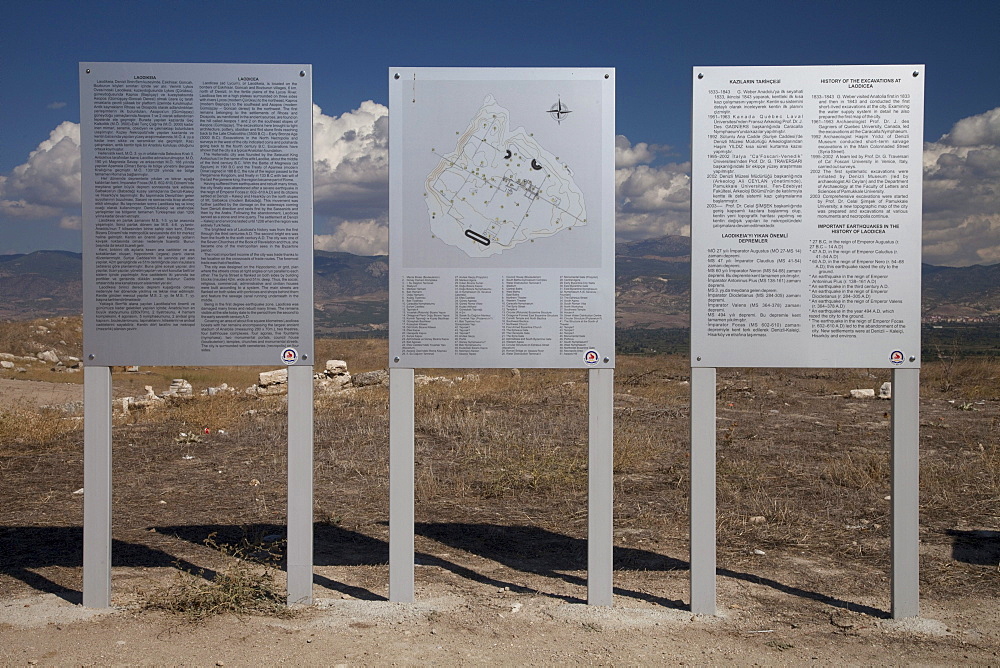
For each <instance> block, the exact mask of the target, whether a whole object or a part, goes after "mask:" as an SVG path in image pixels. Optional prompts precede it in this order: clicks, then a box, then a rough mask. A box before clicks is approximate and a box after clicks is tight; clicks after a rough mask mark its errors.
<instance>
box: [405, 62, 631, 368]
mask: <svg viewBox="0 0 1000 668" xmlns="http://www.w3.org/2000/svg"><path fill="white" fill-rule="evenodd" d="M614 86H615V71H614V69H612V68H606V69H582V70H577V69H459V68H391V69H390V70H389V105H390V110H391V113H390V115H389V267H390V297H389V316H390V317H389V356H390V364H391V365H392V366H394V367H401V368H425V367H442V368H454V367H480V368H504V367H550V368H563V367H567V368H569V367H581V368H588V367H590V368H612V367H614V327H615V311H614V307H615V302H614V274H615V267H614V225H615V221H614V132H615V113H614V111H615V106H614V105H615V98H614Z"/></svg>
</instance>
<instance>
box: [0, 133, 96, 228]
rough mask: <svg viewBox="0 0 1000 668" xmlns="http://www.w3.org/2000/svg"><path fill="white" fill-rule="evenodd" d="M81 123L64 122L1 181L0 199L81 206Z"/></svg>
mask: <svg viewBox="0 0 1000 668" xmlns="http://www.w3.org/2000/svg"><path fill="white" fill-rule="evenodd" d="M80 181H81V179H80V124H79V123H71V122H70V121H65V122H63V123H61V124H60V125H59V127H57V128H56V129H55V130H53V131H52V132H51V133H50V134H49V138H48V139H46V140H45V141H43V142H42V143H41V144H39V145H38V148H36V149H35V150H34V151H32V152H31V154H30V155H29V156H28V161H27V162H25V163H24V164H22V165H18V166H17V167H15V168H14V170H13V171H12V172H11V174H10V176H9V177H7V178H5V179H4V180H3V182H0V197H3V198H5V199H6V198H10V199H14V198H17V199H18V200H24V201H25V202H26V203H27V204H29V205H42V206H48V207H57V208H63V207H69V206H79V205H80Z"/></svg>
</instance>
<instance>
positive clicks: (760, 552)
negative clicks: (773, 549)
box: [753, 550, 767, 557]
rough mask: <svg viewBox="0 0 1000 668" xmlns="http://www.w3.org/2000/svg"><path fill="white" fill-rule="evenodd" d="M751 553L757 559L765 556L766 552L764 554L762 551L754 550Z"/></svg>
mask: <svg viewBox="0 0 1000 668" xmlns="http://www.w3.org/2000/svg"><path fill="white" fill-rule="evenodd" d="M753 553H754V554H756V555H757V556H759V557H763V556H764V555H765V554H767V552H765V551H764V550H754V551H753Z"/></svg>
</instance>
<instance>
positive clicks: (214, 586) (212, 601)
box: [140, 534, 294, 622]
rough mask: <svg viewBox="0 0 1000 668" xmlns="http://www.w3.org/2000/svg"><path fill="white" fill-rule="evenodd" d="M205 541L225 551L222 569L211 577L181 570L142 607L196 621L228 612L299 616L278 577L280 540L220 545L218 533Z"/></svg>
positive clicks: (147, 594)
mask: <svg viewBox="0 0 1000 668" xmlns="http://www.w3.org/2000/svg"><path fill="white" fill-rule="evenodd" d="M205 545H206V546H208V547H209V548H210V549H213V550H217V551H218V552H220V553H221V554H222V555H223V557H224V558H225V566H224V567H223V568H221V569H220V570H218V571H217V572H216V573H215V574H214V576H213V577H212V578H211V579H209V580H207V579H206V578H205V571H204V569H201V570H199V571H198V572H196V573H192V572H190V571H188V570H184V569H181V570H179V571H178V572H177V576H176V580H175V581H174V582H172V583H170V584H168V585H166V586H163V587H156V588H154V589H152V590H151V591H149V592H146V593H145V595H144V596H143V600H142V603H141V606H140V607H142V608H144V609H146V610H163V611H166V612H170V613H174V614H177V615H181V616H182V617H184V618H186V619H187V620H188V621H191V622H200V621H204V620H205V619H206V618H208V617H211V616H214V615H221V614H227V613H228V614H235V615H267V616H275V617H290V616H292V615H293V614H294V613H293V611H292V610H291V609H290V608H288V607H287V606H286V605H285V593H284V592H283V591H282V590H281V589H280V588H279V586H278V583H277V582H276V579H275V572H276V570H277V566H278V561H279V560H280V558H281V545H280V544H278V543H274V542H265V541H259V542H250V541H248V540H247V539H246V538H244V539H243V540H242V541H241V542H240V543H238V544H236V545H228V544H225V543H222V544H220V543H219V542H218V541H217V540H216V536H215V535H214V534H213V535H210V536H209V537H208V538H207V539H205Z"/></svg>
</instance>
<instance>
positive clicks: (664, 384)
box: [0, 340, 1000, 597]
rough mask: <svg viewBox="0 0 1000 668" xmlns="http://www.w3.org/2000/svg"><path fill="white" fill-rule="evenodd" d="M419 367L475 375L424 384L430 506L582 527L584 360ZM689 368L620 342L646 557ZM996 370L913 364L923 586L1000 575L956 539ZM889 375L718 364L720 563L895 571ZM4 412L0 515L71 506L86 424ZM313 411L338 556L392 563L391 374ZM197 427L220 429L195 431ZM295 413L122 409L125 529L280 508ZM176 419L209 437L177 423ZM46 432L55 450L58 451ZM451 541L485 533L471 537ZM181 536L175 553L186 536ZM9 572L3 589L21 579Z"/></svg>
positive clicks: (359, 364)
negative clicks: (891, 567) (969, 556)
mask: <svg viewBox="0 0 1000 668" xmlns="http://www.w3.org/2000/svg"><path fill="white" fill-rule="evenodd" d="M386 348H387V345H386V342H385V341H384V340H347V341H329V340H327V341H320V342H318V345H317V350H318V351H321V352H319V353H318V354H317V358H318V359H322V360H324V361H325V359H327V358H329V359H345V360H346V361H347V363H348V367H349V369H350V370H351V372H352V373H357V372H360V371H365V370H370V369H378V368H384V367H385V360H386V357H387V349H386ZM949 364H950V366H948V365H949ZM201 372H203V373H204V376H200V377H199V382H204V383H206V384H211V385H218V384H220V383H221V382H228V383H229V384H230V385H237V382H233V381H232V379H231V378H230V377H229V376H227V375H226V374H227V373H229V370H227V369H225V368H209V369H204V370H201ZM422 373H427V374H428V375H444V376H448V377H449V378H453V377H456V376H462V377H463V380H461V381H456V382H454V383H445V382H435V383H431V384H428V385H425V386H421V387H418V388H417V389H416V393H415V417H416V434H415V436H416V481H415V482H416V496H417V510H416V512H417V520H418V522H423V523H429V524H434V525H435V526H437V527H439V530H440V531H447V530H448V529H447V528H448V527H455V529H454V531H455V532H461V531H463V529H462V527H467V526H470V525H484V526H508V525H530V526H533V527H537V528H539V529H544V530H545V531H547V532H549V533H550V534H551V535H556V536H567V537H572V538H584V537H585V536H586V520H587V518H586V498H587V419H586V416H587V401H588V399H587V376H586V373H585V372H584V371H568V370H565V371H559V370H536V369H522V370H521V371H520V373H519V375H514V374H512V373H511V372H510V371H508V370H475V371H474V372H473V373H474V374H476V375H478V378H476V377H469V376H470V374H469V372H468V371H466V370H427V371H422ZM175 375H176V376H184V377H189V376H190V375H191V374H190V373H189V371H188V370H176V371H175ZM688 376H689V368H688V366H687V360H686V359H685V358H682V357H678V356H662V355H661V356H644V357H627V356H621V357H619V365H618V368H617V369H616V372H615V412H614V424H615V522H616V529H617V530H618V532H619V533H618V538H617V540H618V545H619V547H625V546H628V547H636V549H637V550H638V552H637V553H634V554H632V555H631V556H630V557H629V559H631V560H633V561H634V562H635V563H639V564H642V563H647V562H649V560H651V559H653V557H663V556H670V557H672V558H676V559H684V558H686V556H685V555H686V549H687V542H686V541H687V531H688V529H687V504H688V494H689V486H690V467H689V447H690V445H689V435H688V432H689V423H688V415H689V389H690V388H689V385H688V384H687V382H688ZM998 376H1000V361H998V360H993V359H985V358H984V359H975V360H969V361H967V362H966V361H960V362H956V363H954V364H951V363H950V362H948V361H933V362H930V363H928V364H926V365H925V366H924V370H923V372H922V374H921V378H922V384H923V389H922V405H921V457H922V458H921V467H922V468H921V522H922V536H921V537H922V541H923V543H922V545H923V546H924V549H925V550H927V549H930V548H931V547H935V546H936V547H938V548H940V550H939V552H937V553H933V554H931V553H928V554H929V556H927V555H925V564H924V566H923V567H922V572H923V573H924V576H923V577H924V582H925V584H926V585H927V587H928V591H929V592H930V594H931V595H935V596H941V597H951V596H961V595H962V594H963V593H968V592H969V591H970V590H971V589H972V588H975V590H976V591H979V592H983V591H986V592H995V593H996V594H997V595H1000V572H997V565H996V564H993V565H992V567H990V566H988V565H981V564H976V563H972V562H968V563H967V562H963V561H959V560H956V559H954V558H950V557H947V556H942V555H946V554H950V553H949V552H948V549H947V548H948V547H949V546H950V545H951V544H952V543H953V541H954V540H955V539H954V537H953V533H949V532H954V531H973V530H978V529H985V530H996V529H997V528H1000V516H998V515H997V513H998V509H1000V446H998V439H997V438H996V434H997V433H1000V409H998V406H997V403H996V401H997V397H998V396H1000V381H998V380H997V379H998ZM889 379H890V372H889V371H887V370H868V369H840V370H838V369H720V370H719V372H718V384H717V389H718V404H717V407H718V417H719V420H718V423H717V424H718V432H717V441H718V481H717V485H718V527H719V537H718V545H719V558H720V567H722V568H726V569H729V570H730V571H732V572H738V573H743V572H755V571H754V569H759V568H762V566H761V565H760V562H759V558H760V557H759V555H755V553H754V550H759V551H764V552H766V553H767V555H768V558H771V557H772V556H774V555H784V556H785V557H788V558H789V559H791V558H796V559H798V558H805V557H808V558H811V559H817V560H820V559H821V560H827V561H830V560H833V561H836V562H837V563H839V564H840V565H841V566H842V568H843V569H844V570H845V571H847V572H850V573H852V578H853V580H852V583H851V587H853V588H855V589H861V588H866V587H867V588H874V589H875V590H879V588H881V587H884V577H885V575H884V574H885V572H886V571H887V568H888V560H889V554H888V540H889V525H890V517H889V515H890V501H889V500H887V499H886V497H887V496H888V495H889V494H891V481H890V479H889V478H890V472H889V462H890V460H889V455H890V438H891V435H890V427H889V415H888V411H889V410H890V404H889V402H885V401H878V400H868V401H859V400H852V399H849V398H847V394H848V392H849V390H851V389H855V388H865V387H867V388H876V389H877V388H878V387H879V386H880V385H881V383H883V382H885V381H886V380H889ZM117 381H118V379H117V378H116V382H117ZM239 382H240V383H241V382H243V381H239ZM946 387H947V388H948V389H945V388H946ZM951 401H954V403H950V402H951ZM977 402H983V403H977ZM6 415H7V414H0V470H2V471H3V472H4V477H5V478H6V479H17V480H22V481H24V485H25V490H22V491H23V493H19V494H18V495H16V497H15V498H11V499H9V500H7V501H6V502H5V503H4V504H3V506H2V510H0V524H2V525H7V526H32V525H33V524H34V523H36V522H38V521H39V519H38V518H39V517H41V516H42V515H41V513H43V512H44V513H47V515H45V517H48V518H54V517H57V516H64V517H70V518H75V517H76V515H73V514H72V513H75V512H78V509H77V507H76V506H75V505H73V504H74V503H76V501H75V500H73V499H69V497H68V493H69V492H68V491H67V492H65V494H66V496H60V494H61V493H62V492H58V491H59V490H73V489H76V487H79V486H80V482H79V474H78V471H79V469H80V461H81V454H80V452H79V449H78V448H79V444H80V443H81V441H82V437H81V436H80V433H79V424H78V423H74V422H72V421H66V420H61V419H57V416H56V415H54V414H48V413H46V414H37V415H25V414H23V413H21V414H19V415H20V417H17V418H16V419H10V418H8V417H6ZM314 424H315V486H316V487H315V499H316V518H317V520H318V521H319V522H320V523H321V525H318V526H326V527H336V528H337V529H338V531H341V532H345V533H344V535H347V536H350V540H351V541H354V542H353V543H351V544H350V545H351V546H353V547H351V550H353V551H349V553H348V552H345V553H344V555H342V556H340V557H338V558H341V559H345V560H348V563H364V564H366V565H367V567H369V568H370V567H371V565H372V564H381V563H383V562H382V561H380V560H382V559H384V556H382V553H381V552H378V551H377V549H376V548H375V547H364V546H366V545H375V544H377V543H378V542H379V541H384V540H385V538H386V534H387V529H386V526H385V521H386V518H387V514H388V513H387V509H388V501H387V497H388V392H387V390H386V388H384V387H372V388H364V389H361V390H358V391H357V392H355V393H354V394H344V395H318V396H317V401H316V406H315V422H314ZM204 427H209V428H210V433H209V434H202V433H201V431H202V430H203V428H204ZM219 429H223V430H224V431H225V432H227V433H225V434H220V433H219V431H218V430H219ZM285 429H286V417H285V408H284V405H283V402H282V398H281V397H271V398H266V399H252V398H248V397H245V396H217V397H211V398H209V397H198V398H195V399H193V400H190V401H183V402H177V403H175V404H172V405H170V406H168V407H166V408H164V409H162V410H155V411H150V412H137V413H134V414H133V415H132V416H130V418H129V419H128V420H127V421H124V420H123V421H121V422H119V423H117V424H116V426H115V453H114V465H115V480H116V483H115V485H116V487H115V491H116V502H115V503H116V507H115V510H114V513H115V515H114V516H115V518H116V520H115V521H116V522H117V525H116V529H115V530H116V532H117V533H116V535H117V536H122V537H123V538H122V540H129V541H132V542H134V543H136V544H143V545H144V544H153V543H151V542H150V541H152V540H153V539H152V538H151V536H157V535H159V534H151V533H149V532H148V529H149V527H163V526H164V525H168V526H171V527H176V526H191V525H197V526H199V527H201V526H204V527H212V526H240V525H244V524H247V523H258V524H261V525H275V526H282V525H284V523H285V517H284V512H285V505H284V504H285V495H286V487H285V486H286V452H287V440H286V431H285ZM181 432H184V433H198V434H199V439H197V440H188V441H186V442H182V441H178V436H179V434H180V433H181ZM67 444H70V445H67ZM67 447H72V448H73V449H72V450H70V451H67ZM52 452H55V453H58V454H56V455H50V454H47V453H52ZM15 453H16V454H17V455H18V456H12V455H13V454H15ZM8 476H9V477H8ZM53 490H55V491H53ZM161 501H162V502H163V503H161ZM46 521H54V520H46ZM65 521H67V522H72V521H78V520H75V519H69V520H65ZM205 535H207V534H202V535H201V537H200V538H201V539H203V538H204V536H205ZM318 535H320V534H318ZM336 535H341V534H336ZM187 540H189V542H190V543H191V544H192V545H195V542H194V541H190V539H187ZM526 540H527V539H526ZM441 541H444V538H442V539H441ZM441 541H436V542H435V541H431V540H430V539H427V543H428V544H427V545H425V546H424V547H423V548H421V549H427V550H432V551H433V550H438V551H441V550H444V549H445V547H444V546H443V545H442V542H441ZM444 542H447V541H444ZM452 542H454V543H461V544H463V545H465V549H469V550H474V549H477V548H476V547H475V545H474V544H472V543H469V542H468V541H466V542H465V543H462V538H461V536H459V537H453V538H452ZM197 545H199V546H200V539H199V540H198V541H197ZM640 545H641V546H642V547H641V549H640V548H638V546H640ZM359 546H360V547H359ZM160 549H168V548H167V547H164V546H161V547H160ZM169 549H170V550H171V554H176V553H177V550H178V549H179V548H178V547H177V545H176V544H170V547H169ZM188 549H190V551H191V554H189V555H187V557H186V558H188V559H190V560H191V561H193V562H195V563H198V562H199V560H202V561H205V560H207V559H209V557H208V556H206V553H205V552H204V548H200V549H201V550H202V551H201V552H199V551H198V549H196V548H195V547H194V546H192V547H190V548H188ZM318 549H320V548H318ZM321 549H326V550H335V549H339V548H335V547H331V546H329V545H325V546H323V547H322V548H321ZM448 549H452V548H448ZM504 549H505V550H506V549H509V550H511V551H516V550H519V549H525V550H527V549H529V547H526V546H519V545H516V544H510V545H506V544H505V545H504ZM345 550H346V548H345ZM365 550H368V552H366V551H365ZM213 554H214V552H213ZM338 554H340V553H338ZM935 555H936V556H935ZM213 558H214V557H213ZM644 560H645V561H644ZM633 561H626V562H625V563H632V562H633ZM640 567H641V566H637V568H640ZM255 568H257V567H255ZM189 570H190V569H189ZM194 572H197V571H194ZM259 572H260V571H258V570H255V571H254V573H259ZM4 577H6V576H3V575H2V574H0V591H2V590H3V588H4V587H5V586H6V587H10V586H11V585H10V578H9V577H8V579H7V580H6V582H7V584H6V585H4V582H5V581H4V579H3V578H4ZM53 577H56V576H53ZM803 577H806V576H803ZM187 582H189V584H190V588H191V589H192V593H193V594H197V595H198V596H207V594H205V593H204V592H199V591H196V590H197V589H198V587H200V586H202V585H204V584H206V583H205V582H196V581H191V580H188V581H187ZM213 582H214V581H213ZM196 584H197V585H198V587H196V586H195V585H196ZM209 584H211V583H209ZM185 586H187V585H185ZM817 588H818V589H822V587H820V586H819V585H817Z"/></svg>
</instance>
